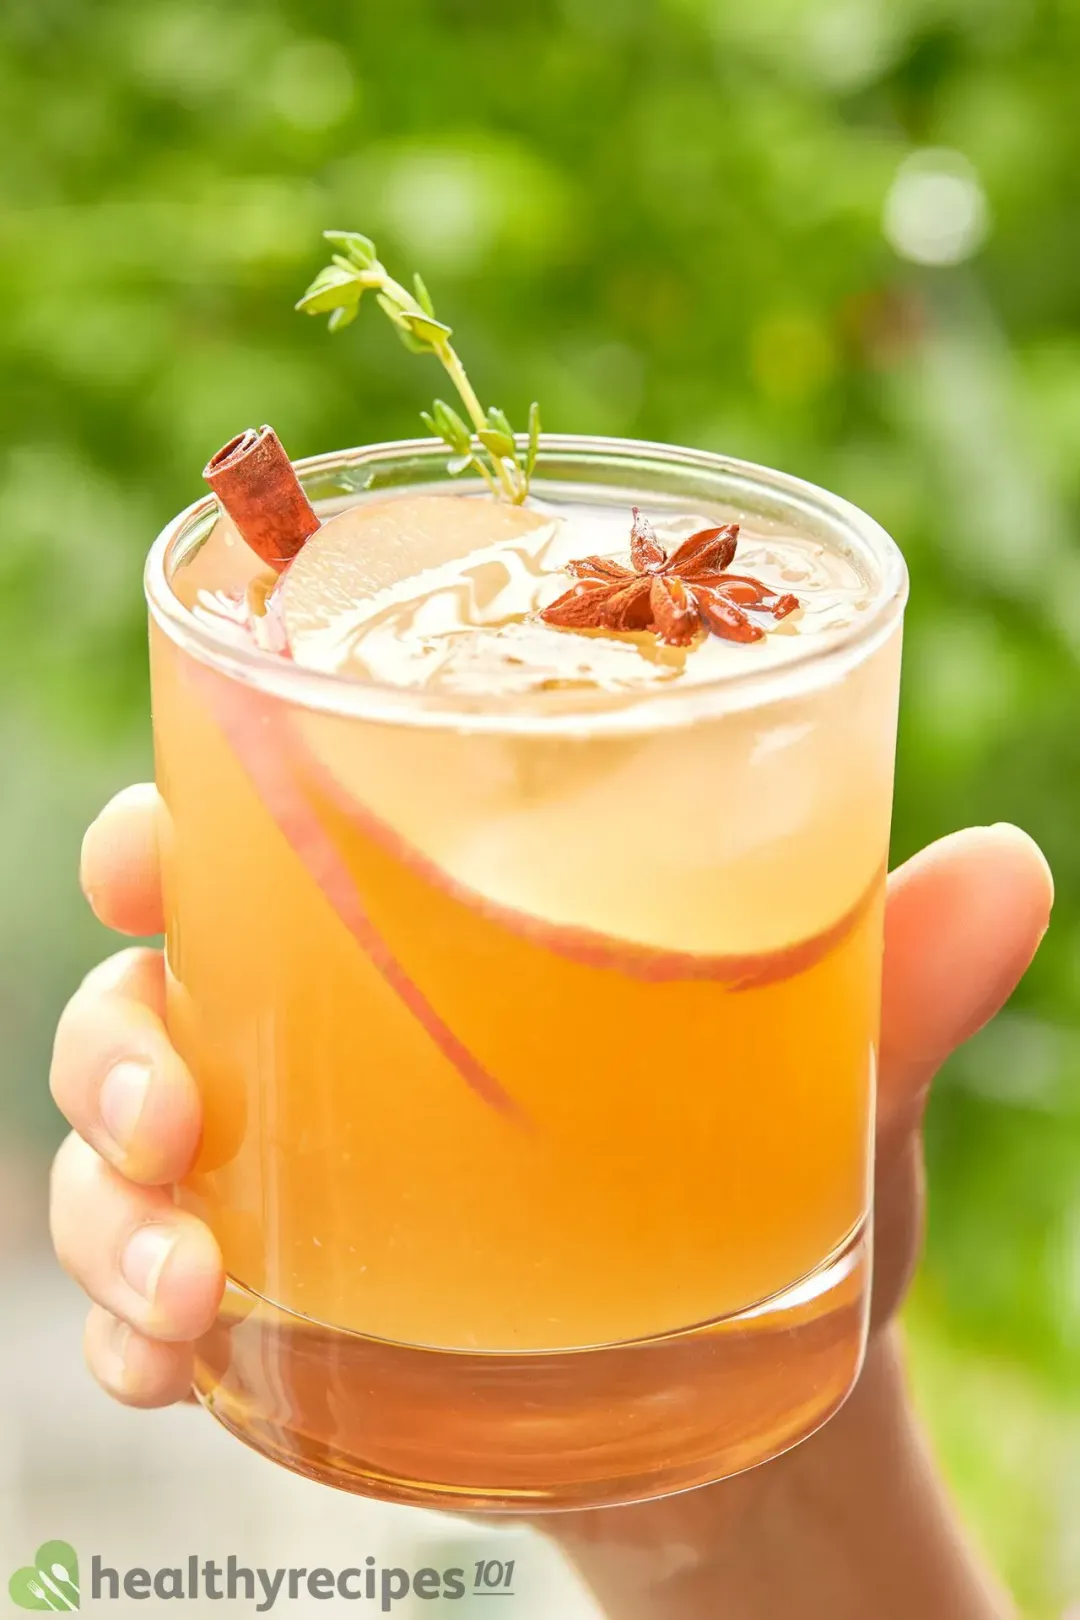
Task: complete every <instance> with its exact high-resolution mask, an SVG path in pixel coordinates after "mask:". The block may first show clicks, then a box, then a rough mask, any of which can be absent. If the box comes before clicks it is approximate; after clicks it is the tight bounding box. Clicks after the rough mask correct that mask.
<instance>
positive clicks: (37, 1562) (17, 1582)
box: [8, 1541, 79, 1614]
mask: <svg viewBox="0 0 1080 1620" xmlns="http://www.w3.org/2000/svg"><path fill="white" fill-rule="evenodd" d="M8 1593H9V1595H10V1597H11V1601H12V1603H17V1604H18V1606H19V1608H20V1609H51V1610H52V1611H53V1613H54V1614H63V1613H64V1612H65V1611H67V1610H70V1609H77V1608H78V1607H79V1560H78V1556H77V1554H76V1552H75V1549H74V1547H71V1546H69V1545H68V1543H67V1542H66V1541H43V1542H42V1544H41V1546H40V1547H39V1548H38V1550H37V1552H36V1553H35V1554H34V1562H33V1563H32V1564H26V1565H24V1566H23V1568H22V1569H17V1570H16V1571H15V1573H14V1575H13V1576H12V1577H11V1579H10V1581H9V1582H8Z"/></svg>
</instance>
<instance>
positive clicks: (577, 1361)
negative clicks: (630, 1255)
mask: <svg viewBox="0 0 1080 1620" xmlns="http://www.w3.org/2000/svg"><path fill="white" fill-rule="evenodd" d="M869 1293H870V1242H869V1230H868V1227H867V1226H866V1225H864V1226H862V1227H860V1228H859V1229H858V1230H857V1231H856V1232H855V1233H854V1235H853V1236H852V1237H851V1238H850V1239H849V1240H848V1241H847V1242H846V1243H845V1244H844V1246H843V1247H842V1249H840V1250H838V1251H837V1252H836V1253H835V1254H833V1255H831V1256H830V1257H829V1259H828V1260H827V1261H826V1262H825V1263H824V1264H823V1265H821V1266H820V1267H819V1268H818V1270H816V1271H815V1272H813V1273H812V1274H811V1275H810V1276H808V1277H805V1278H804V1279H803V1280H802V1281H801V1282H800V1283H798V1284H797V1285H796V1286H795V1287H793V1288H789V1289H787V1290H786V1291H785V1292H784V1293H783V1294H779V1295H776V1296H774V1298H772V1299H770V1300H767V1301H766V1302H765V1303H764V1304H762V1305H758V1306H756V1307H754V1308H753V1309H752V1310H748V1311H743V1312H740V1313H739V1314H738V1315H737V1316H731V1317H727V1318H725V1319H723V1320H719V1321H715V1322H706V1323H702V1324H700V1325H699V1326H696V1327H691V1328H687V1329H685V1330H683V1331H681V1332H678V1333H670V1334H666V1335H664V1336H663V1337H660V1338H655V1339H642V1340H638V1341H636V1342H634V1343H631V1344H617V1345H605V1346H601V1347H599V1348H597V1349H590V1350H574V1351H548V1352H544V1353H540V1354H514V1355H507V1354H499V1353H489V1354H474V1353H469V1352H464V1351H443V1350H424V1349H418V1348H416V1347H414V1346H410V1345H404V1344H392V1343H387V1342H385V1341H380V1340H376V1339H367V1338H364V1337H363V1336H362V1335H360V1334H356V1333H349V1332H344V1331H341V1330H338V1329H332V1328H327V1327H322V1326H319V1325H318V1324H316V1323H313V1322H309V1321H307V1320H305V1319H304V1318H303V1317H299V1316H295V1315H293V1314H291V1313H290V1312H288V1311H284V1310H281V1309H280V1308H279V1307H277V1306H275V1305H271V1304H269V1303H267V1302H266V1301H265V1300H262V1299H260V1298H258V1297H257V1296H256V1295H254V1294H252V1293H250V1292H249V1291H247V1290H246V1289H244V1288H241V1287H239V1286H238V1285H236V1284H235V1283H230V1284H229V1288H228V1290H227V1293H226V1297H225V1300H224V1303H223V1306H222V1310H221V1314H220V1316H219V1318H218V1321H217V1323H216V1324H215V1326H214V1327H213V1328H212V1329H211V1331H210V1333H209V1334H208V1335H207V1336H206V1338H205V1339H204V1340H203V1341H202V1342H201V1344H200V1346H199V1353H198V1357H197V1363H196V1380H195V1382H196V1389H197V1391H198V1394H199V1397H200V1399H201V1400H202V1402H203V1404H204V1405H205V1406H206V1407H207V1408H208V1410H209V1411H211V1412H212V1413H213V1414H214V1416H215V1417H216V1418H217V1419H218V1421H219V1422H220V1423H222V1424H224V1426H225V1427H226V1428H227V1429H228V1430H230V1432H231V1433H233V1434H235V1435H237V1436H238V1437H239V1438H240V1439H241V1440H244V1441H245V1442H246V1443H247V1444H248V1445H250V1446H253V1447H254V1448H255V1450H256V1451H260V1452H262V1454H263V1455H264V1456H266V1457H269V1458H271V1459H272V1460H273V1461H274V1462H278V1463H282V1464H283V1465H284V1466H285V1467H286V1468H291V1469H293V1470H295V1471H296V1472H297V1473H300V1474H305V1475H307V1476H308V1477H309V1478H311V1479H316V1480H319V1481H320V1482H321V1483H322V1484H325V1485H335V1486H337V1487H338V1488H339V1489H341V1490H347V1491H354V1492H357V1493H359V1494H360V1495H363V1496H375V1497H379V1498H381V1499H382V1500H384V1501H393V1502H407V1503H412V1504H413V1505H416V1506H419V1507H429V1508H442V1509H455V1508H456V1509H459V1510H472V1511H480V1512H484V1513H499V1512H512V1513H517V1514H526V1513H537V1512H544V1511H548V1510H553V1509H559V1508H564V1509H565V1508H587V1507H604V1506H614V1505H615V1504H617V1503H626V1502H634V1501H641V1500H643V1499H645V1498H648V1497H655V1496H664V1495H667V1494H669V1493H671V1492H673V1491H682V1490H687V1489H689V1488H691V1487H692V1486H696V1485H705V1484H709V1483H712V1482H714V1481H716V1480H719V1479H724V1478H726V1477H728V1476H729V1475H731V1474H737V1473H740V1472H741V1471H742V1470H743V1469H745V1468H752V1467H753V1466H754V1465H755V1464H757V1463H762V1462H765V1461H767V1460H768V1459H769V1458H770V1457H775V1456H777V1455H778V1454H779V1453H780V1452H782V1451H786V1450H787V1449H788V1448H789V1447H790V1446H793V1445H795V1444H797V1442H798V1441H800V1440H803V1439H805V1438H806V1436H807V1435H809V1434H812V1433H813V1431H814V1430H815V1429H817V1428H819V1427H820V1426H821V1424H823V1423H824V1422H825V1421H826V1420H827V1419H828V1418H829V1417H831V1416H832V1414H833V1413H834V1412H835V1411H836V1410H837V1408H838V1407H839V1406H841V1405H842V1403H843V1402H844V1400H845V1399H846V1397H847V1395H848V1394H849V1393H850V1391H851V1389H852V1387H853V1385H854V1383H855V1380H856V1378H857V1377H858V1373H859V1369H860V1366H861V1363H862V1356H863V1350H864V1346H865V1342H866V1325H867V1312H868V1304H869Z"/></svg>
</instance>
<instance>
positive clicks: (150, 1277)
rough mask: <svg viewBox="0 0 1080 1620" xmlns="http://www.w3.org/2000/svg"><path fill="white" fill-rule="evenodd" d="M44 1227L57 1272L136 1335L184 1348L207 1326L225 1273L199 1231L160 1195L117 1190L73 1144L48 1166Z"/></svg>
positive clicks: (77, 1141)
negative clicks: (47, 1218) (50, 1172)
mask: <svg viewBox="0 0 1080 1620" xmlns="http://www.w3.org/2000/svg"><path fill="white" fill-rule="evenodd" d="M50 1222H51V1226H52V1236H53V1243H54V1245H55V1247H56V1253H57V1256H58V1257H59V1260H60V1263H61V1265H62V1266H63V1267H64V1270H65V1271H66V1272H67V1273H68V1274H69V1276H71V1277H73V1278H74V1280H75V1281H76V1282H77V1283H78V1284H79V1286H80V1287H81V1288H82V1289H84V1290H85V1292H86V1293H87V1294H89V1296H90V1298H91V1299H92V1300H94V1301H95V1303H96V1304H98V1305H101V1306H103V1307H104V1309H105V1310H106V1311H107V1312H108V1313H109V1314H110V1315H111V1316H114V1317H117V1318H118V1319H119V1320H120V1321H121V1322H125V1323H127V1325H128V1326H129V1327H131V1328H134V1329H135V1331H136V1333H138V1334H141V1335H142V1336H144V1337H146V1338H152V1339H165V1340H170V1341H178V1342H189V1341H191V1340H194V1339H197V1338H199V1337H200V1336H201V1335H202V1334H203V1333H205V1332H206V1331H207V1329H208V1328H209V1327H210V1326H211V1324H212V1323H213V1321H214V1317H215V1315H216V1313H217V1308H218V1305H219V1304H220V1301H221V1295H222V1290H223V1288H224V1273H223V1270H222V1263H221V1253H220V1251H219V1249H218V1246H217V1244H216V1242H215V1241H214V1238H213V1236H212V1235H211V1233H210V1231H209V1230H208V1228H207V1227H205V1226H204V1225H203V1223H202V1222H201V1221H199V1220H197V1219H196V1218H195V1216H193V1215H190V1214H188V1213H187V1211H185V1210H181V1209H178V1208H177V1207H176V1205H175V1204H174V1203H173V1201H172V1198H171V1196H170V1194H169V1193H168V1192H166V1191H165V1190H164V1189H162V1188H158V1187H135V1186H133V1185H132V1184H131V1183H130V1182H128V1181H125V1180H124V1179H123V1178H122V1177H121V1176H119V1175H117V1173H116V1171H115V1170H113V1169H112V1168H111V1167H110V1166H109V1165H107V1164H106V1163H105V1162H104V1160H103V1159H101V1158H99V1156H98V1155H97V1154H96V1153H95V1152H94V1151H93V1149H92V1148H90V1147H88V1146H87V1144H86V1143H85V1142H84V1141H83V1140H82V1139H81V1138H80V1137H78V1136H75V1135H71V1136H69V1137H68V1138H67V1140H66V1141H65V1142H64V1144H63V1145H62V1147H61V1149H60V1151H59V1153H58V1154H57V1156H56V1162H55V1164H54V1165H53V1175H52V1199H51V1205H50ZM114 1348H115V1346H114ZM102 1353H104V1352H102ZM140 1354H141V1352H140Z"/></svg>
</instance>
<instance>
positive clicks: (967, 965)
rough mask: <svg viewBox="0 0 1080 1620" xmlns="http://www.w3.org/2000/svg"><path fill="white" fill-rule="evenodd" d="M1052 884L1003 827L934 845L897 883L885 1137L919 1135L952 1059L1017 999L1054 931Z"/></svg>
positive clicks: (1028, 847) (1037, 856)
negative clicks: (914, 1130) (934, 1087)
mask: <svg viewBox="0 0 1080 1620" xmlns="http://www.w3.org/2000/svg"><path fill="white" fill-rule="evenodd" d="M1053 899H1054V886H1053V879H1052V878H1051V875H1050V869H1049V867H1048V866H1047V864H1046V860H1045V858H1044V856H1043V855H1042V853H1041V852H1040V850H1039V848H1038V846H1037V845H1036V844H1035V843H1033V842H1032V840H1031V839H1030V838H1029V837H1028V836H1027V834H1026V833H1022V832H1021V831H1020V830H1019V828H1017V827H1010V826H1007V825H1005V824H1004V823H1002V824H1000V825H998V826H996V827H971V828H968V829H967V830H966V831H964V832H958V833H953V834H952V835H951V836H950V837H948V838H942V839H940V840H939V841H938V842H937V843H936V844H931V845H930V847H929V848H928V849H924V850H923V851H922V852H921V853H920V854H918V855H916V856H915V857H914V858H913V859H912V860H910V861H908V862H907V863H906V864H905V865H904V866H902V867H901V868H900V869H899V870H898V871H897V872H894V873H893V875H892V877H891V878H890V880H889V900H888V907H887V911H886V921H885V970H884V980H883V1003H882V1036H881V1083H880V1087H879V1107H880V1120H881V1128H882V1130H883V1131H885V1132H889V1131H891V1130H896V1131H900V1132H903V1130H905V1129H907V1128H910V1126H911V1124H913V1123H914V1122H915V1120H917V1118H918V1115H919V1112H920V1110H921V1107H922V1103H923V1100H924V1097H925V1093H926V1089H927V1087H928V1085H929V1083H930V1081H931V1079H932V1078H933V1076H934V1073H935V1072H936V1070H937V1069H938V1068H940V1066H941V1064H942V1063H943V1062H944V1061H945V1059H946V1058H947V1057H948V1056H949V1054H950V1053H951V1052H953V1051H954V1050H955V1049H956V1047H958V1046H960V1045H961V1044H962V1043H963V1042H964V1041H966V1040H967V1039H968V1038H969V1037H970V1036H971V1035H974V1034H975V1032H976V1030H978V1029H981V1028H982V1026H983V1025H984V1024H985V1023H986V1022H987V1021H988V1020H989V1019H990V1018H992V1017H993V1016H994V1014H995V1013H996V1012H997V1011H998V1010H999V1008H1000V1007H1001V1006H1002V1005H1003V1003H1004V1002H1005V1001H1006V1000H1007V999H1008V997H1009V996H1010V995H1011V994H1012V991H1013V990H1014V989H1015V987H1016V985H1017V983H1018V981H1019V980H1020V978H1021V977H1022V975H1023V973H1024V971H1025V969H1026V968H1027V967H1028V964H1029V963H1030V961H1031V959H1032V957H1033V956H1034V954H1035V951H1036V950H1037V948H1038V945H1039V941H1040V940H1041V938H1042V936H1043V934H1044V933H1045V932H1046V928H1047V924H1048V923H1049V920H1050V909H1051V906H1052V904H1053Z"/></svg>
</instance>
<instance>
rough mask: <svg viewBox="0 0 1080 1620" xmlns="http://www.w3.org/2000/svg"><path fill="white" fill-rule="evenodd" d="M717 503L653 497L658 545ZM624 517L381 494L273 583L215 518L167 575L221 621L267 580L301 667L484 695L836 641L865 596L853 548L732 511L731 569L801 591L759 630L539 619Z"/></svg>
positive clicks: (776, 656)
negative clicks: (624, 629) (700, 506)
mask: <svg viewBox="0 0 1080 1620" xmlns="http://www.w3.org/2000/svg"><path fill="white" fill-rule="evenodd" d="M730 515H731V514H723V515H718V514H717V513H716V512H715V511H712V512H710V513H708V514H706V513H701V512H694V511H689V512H688V511H686V510H680V511H670V512H668V511H664V510H663V509H660V510H658V511H657V512H656V515H655V523H654V528H655V532H656V536H657V538H658V540H659V541H660V543H661V544H662V545H663V546H664V547H665V549H666V550H667V551H668V553H669V555H670V554H673V553H674V552H675V551H676V550H677V548H678V546H679V545H680V543H681V542H682V541H684V540H686V539H687V538H688V537H689V536H690V535H692V534H694V533H695V532H697V531H700V530H703V529H706V528H708V527H709V526H710V525H712V524H716V523H717V522H720V521H725V520H726V519H727V518H728V517H729V516H730ZM631 522H632V518H631V511H630V508H629V504H627V505H623V504H621V503H616V504H601V503H599V502H593V503H587V502H583V501H577V502H559V501H553V500H551V499H546V500H543V501H540V500H534V501H533V502H531V503H530V505H529V506H528V507H526V508H513V507H507V506H504V505H500V504H498V503H496V502H493V501H492V500H491V499H490V497H487V496H474V497H466V496H453V495H449V496H448V495H434V496H432V495H420V496H411V497H409V496H406V497H404V498H397V499H392V500H385V499H384V500H378V501H374V502H369V503H367V504H366V505H365V506H364V507H361V508H358V509H354V511H353V512H352V513H351V514H348V515H347V519H346V522H345V523H344V524H342V523H341V521H340V519H339V520H338V522H337V524H335V525H332V526H331V527H330V528H329V529H326V530H324V531H323V532H322V533H320V534H318V535H316V536H315V537H314V539H313V540H312V541H309V542H308V545H307V546H306V547H305V549H304V551H303V552H302V553H301V557H300V559H299V560H298V561H297V562H296V563H295V564H293V566H292V568H291V569H290V570H289V573H288V575H287V576H286V578H285V579H284V580H283V581H281V582H280V584H279V583H278V581H277V578H276V576H275V575H274V574H272V573H270V572H269V571H261V572H260V569H261V565H260V563H259V561H258V559H257V558H255V557H254V556H253V555H252V554H251V553H250V552H248V550H247V548H246V547H245V546H244V545H243V543H242V542H241V541H240V540H239V538H238V536H237V535H236V534H235V531H234V530H233V529H232V526H231V525H230V524H229V523H228V520H227V519H226V520H223V521H222V522H221V523H220V524H219V525H218V526H217V528H216V529H215V531H214V533H213V534H212V535H211V537H210V539H209V541H208V543H207V545H206V546H205V547H204V548H203V551H202V552H201V553H200V555H199V556H198V557H197V558H196V559H195V560H194V562H193V563H192V564H191V565H190V566H189V567H188V569H186V570H184V571H182V572H181V574H180V575H178V577H177V580H176V582H175V583H176V588H177V590H178V592H180V593H181V594H182V596H183V598H184V599H185V600H186V601H187V603H188V605H189V606H193V607H194V608H195V610H196V611H197V612H198V613H199V614H200V615H201V616H205V617H206V618H208V619H209V620H210V621H211V622H216V623H217V625H218V626H219V628H224V629H225V632H226V633H228V630H229V627H231V626H235V621H236V609H237V598H238V595H239V593H240V592H241V591H245V592H246V593H247V595H248V599H249V600H250V601H251V602H252V603H254V604H255V606H256V610H257V611H258V610H259V609H264V608H265V604H266V600H267V594H268V592H270V591H271V590H273V588H274V587H275V586H277V587H278V589H277V592H276V593H275V595H274V597H272V598H271V600H272V601H274V600H278V599H280V600H281V601H282V603H283V612H282V617H283V621H284V626H285V627H286V629H287V633H288V639H289V643H290V649H291V653H292V656H293V657H294V658H295V659H296V661H297V662H298V663H300V664H303V665H305V666H307V667H309V668H313V669H318V670H322V671H326V672H333V673H341V674H345V675H349V676H353V677H355V678H358V679H361V680H367V681H373V682H376V683H381V684H384V685H388V686H394V687H406V688H410V689H414V690H427V691H433V692H441V693H455V694H460V695H468V696H474V695H481V694H482V695H488V696H495V697H499V696H511V695H520V694H536V693H543V692H552V691H568V690H577V691H582V692H584V691H588V690H590V689H595V690H597V691H600V692H607V693H619V692H642V691H649V690H652V689H655V688H658V687H663V686H669V685H671V684H672V683H674V682H679V683H681V684H704V683H711V682H713V681H716V680H717V679H722V678H724V677H726V676H735V675H745V674H753V673H760V672H762V671H764V670H767V669H770V668H774V667H776V666H777V665H780V664H783V663H786V662H788V661H790V660H791V659H792V658H796V657H799V656H800V655H803V654H805V653H806V652H807V650H808V647H809V646H811V645H813V646H814V647H817V646H828V645H829V644H831V643H834V642H835V641H836V640H837V639H838V638H839V637H841V636H842V635H843V634H845V633H846V632H848V631H850V629H851V627H852V625H853V624H855V623H856V622H857V620H858V618H859V616H860V615H862V614H865V613H866V612H867V610H868V608H869V606H870V605H871V602H872V598H873V582H872V581H871V580H870V579H869V578H868V577H867V575H866V573H865V570H864V568H862V567H860V564H859V563H858V562H857V561H856V560H855V559H854V558H853V557H851V556H850V555H845V554H841V553H840V552H839V551H837V550H835V549H832V550H831V549H829V548H828V547H827V546H825V545H824V544H822V543H821V542H820V541H818V540H815V539H810V538H808V537H806V536H803V535H799V534H797V533H794V532H792V531H791V530H790V529H785V528H784V527H783V526H780V525H773V526H769V527H766V526H765V525H763V524H761V523H760V522H759V523H758V524H757V525H755V524H753V523H750V524H749V525H748V524H746V523H745V522H744V523H743V524H742V526H741V531H740V535H739V540H738V550H737V556H736V567H737V572H738V574H740V575H746V574H749V575H752V576H754V577H756V578H759V579H761V580H762V581H763V582H764V583H765V584H766V585H768V586H770V587H772V588H773V589H774V590H776V591H777V592H781V591H785V592H793V593H795V594H796V595H797V596H798V600H799V608H798V611H797V612H796V613H794V614H793V615H792V616H791V617H790V618H785V619H783V620H782V621H780V622H778V623H775V624H769V631H768V634H767V635H763V636H762V637H761V639H760V640H758V641H755V642H753V643H751V644H749V645H748V644H745V643H742V644H739V643H733V642H731V641H726V640H723V639H721V638H720V637H718V636H715V635H708V634H702V635H699V636H698V637H697V638H696V639H695V641H694V643H693V645H692V646H690V647H674V646H668V645H665V644H664V643H663V642H662V641H661V640H659V639H658V638H657V636H656V635H654V634H653V633H652V632H651V631H643V632H637V633H633V632H632V633H629V634H628V633H613V632H608V631H603V630H598V631H586V632H581V631H574V632H572V633H567V631H566V630H564V629H561V628H556V627H555V626H553V625H550V624H546V623H544V622H543V621H542V620H541V618H540V617H539V614H540V611H541V610H542V609H544V608H546V607H548V606H549V605H550V604H551V603H552V602H553V601H554V600H555V599H556V598H557V597H558V596H559V595H560V594H561V593H562V592H563V591H565V590H566V588H567V586H568V585H570V584H572V579H571V578H570V576H569V575H568V574H567V567H568V565H569V564H570V563H572V562H573V561H574V560H575V559H578V558H582V557H587V556H590V555H594V556H599V557H603V558H613V559H618V560H620V561H623V562H624V563H625V562H626V561H627V560H628V559H627V554H628V551H629V546H630V531H631ZM298 574H300V575H303V579H302V580H300V581H299V582H297V579H296V576H297V575H298ZM185 575H186V577H185ZM752 617H756V618H757V622H758V624H759V625H761V626H763V625H764V624H765V623H766V622H767V621H766V620H763V619H761V618H760V617H759V616H756V615H752Z"/></svg>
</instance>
